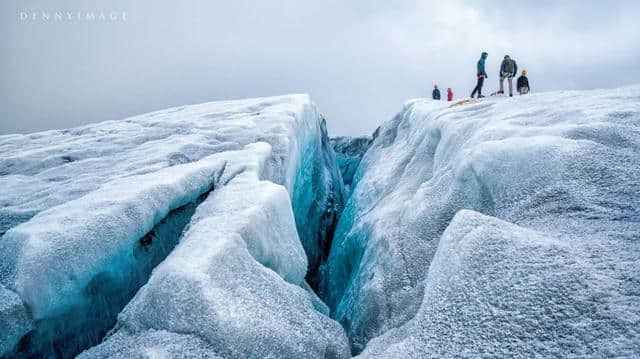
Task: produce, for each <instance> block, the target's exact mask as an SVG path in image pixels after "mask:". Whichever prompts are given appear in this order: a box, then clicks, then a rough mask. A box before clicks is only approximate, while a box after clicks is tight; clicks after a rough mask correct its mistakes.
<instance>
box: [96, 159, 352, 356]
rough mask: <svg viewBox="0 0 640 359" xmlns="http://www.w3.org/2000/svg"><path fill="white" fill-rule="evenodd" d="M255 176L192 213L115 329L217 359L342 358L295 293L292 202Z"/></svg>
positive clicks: (249, 173) (322, 321)
mask: <svg viewBox="0 0 640 359" xmlns="http://www.w3.org/2000/svg"><path fill="white" fill-rule="evenodd" d="M256 172H257V171H255V170H252V169H251V168H250V167H247V168H246V169H245V171H244V172H243V173H241V174H240V175H238V176H236V177H235V178H233V179H232V180H231V181H230V182H229V183H228V184H227V185H226V186H224V187H223V188H221V189H220V190H217V191H214V192H213V193H212V194H211V195H210V196H209V198H208V199H207V200H206V201H205V202H204V203H203V204H202V205H200V206H199V207H198V210H197V211H196V214H195V215H194V219H193V221H192V223H191V226H190V229H189V230H188V231H187V232H186V233H185V235H184V237H183V239H182V241H181V243H180V244H179V245H178V246H177V247H176V249H175V250H174V251H173V252H172V253H171V255H169V257H167V259H166V260H165V261H164V262H163V263H162V264H161V265H159V266H158V267H156V270H155V272H154V274H153V276H152V277H151V279H150V280H149V282H148V283H147V284H146V285H145V286H144V287H143V288H142V289H141V290H140V291H139V292H138V294H137V295H136V297H135V298H134V299H133V300H132V301H131V302H130V303H129V304H128V305H127V307H126V308H125V310H124V311H123V312H122V313H121V314H120V316H119V323H120V325H121V326H122V327H124V328H127V330H128V331H130V332H133V333H140V332H144V331H146V330H149V329H162V330H167V331H170V332H175V333H192V334H196V335H198V336H199V337H201V338H204V339H205V340H206V341H207V342H208V343H211V344H212V345H213V346H214V347H215V348H217V352H218V353H219V355H221V356H223V357H230V358H237V357H243V358H269V357H272V358H276V357H278V358H303V357H325V356H327V357H346V356H348V353H349V348H348V345H347V340H346V336H345V335H344V331H343V330H342V328H341V327H340V325H339V324H338V323H336V322H334V321H333V320H331V319H330V318H329V317H328V316H325V315H323V314H321V313H320V312H318V311H317V310H316V309H315V307H314V303H313V301H312V299H311V298H310V297H309V295H308V293H307V292H306V291H305V290H304V289H303V288H302V287H301V286H302V285H303V283H304V275H305V273H306V268H307V262H306V260H305V256H304V252H303V248H302V246H301V244H300V241H299V240H298V237H297V235H296V230H295V224H294V217H293V212H292V211H291V204H290V201H289V196H288V194H287V192H286V190H285V189H284V188H283V187H281V186H277V185H275V184H273V183H271V182H266V181H259V179H258V176H257V175H256ZM282 279H285V280H284V281H283V280H282ZM110 341H111V339H109V340H107V344H105V345H107V346H109V345H110V344H109V342H110ZM94 350H98V351H100V350H101V349H100V347H98V348H97V349H94Z"/></svg>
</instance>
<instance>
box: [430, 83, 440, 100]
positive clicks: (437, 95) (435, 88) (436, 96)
mask: <svg viewBox="0 0 640 359" xmlns="http://www.w3.org/2000/svg"><path fill="white" fill-rule="evenodd" d="M431 96H432V97H433V99H434V100H440V90H438V85H434V86H433V92H432V93H431Z"/></svg>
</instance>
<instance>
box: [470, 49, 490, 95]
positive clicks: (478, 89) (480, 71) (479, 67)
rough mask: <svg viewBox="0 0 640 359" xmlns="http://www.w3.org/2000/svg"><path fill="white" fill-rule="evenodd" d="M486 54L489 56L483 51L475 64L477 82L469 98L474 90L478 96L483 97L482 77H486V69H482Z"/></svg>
mask: <svg viewBox="0 0 640 359" xmlns="http://www.w3.org/2000/svg"><path fill="white" fill-rule="evenodd" d="M487 56H489V54H487V53H486V52H483V53H482V54H481V55H480V60H478V64H477V65H476V69H477V71H476V73H477V75H476V76H477V79H478V83H477V84H476V87H475V88H474V89H473V92H472V93H471V98H473V96H474V95H475V94H476V92H477V93H478V98H482V97H484V96H482V85H483V84H484V79H486V78H487V77H488V76H487V71H485V69H484V63H485V61H486V60H487Z"/></svg>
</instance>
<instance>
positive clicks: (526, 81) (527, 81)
mask: <svg viewBox="0 0 640 359" xmlns="http://www.w3.org/2000/svg"><path fill="white" fill-rule="evenodd" d="M524 82H525V83H526V84H527V89H529V91H531V87H529V79H528V78H526V77H525V78H524Z"/></svg>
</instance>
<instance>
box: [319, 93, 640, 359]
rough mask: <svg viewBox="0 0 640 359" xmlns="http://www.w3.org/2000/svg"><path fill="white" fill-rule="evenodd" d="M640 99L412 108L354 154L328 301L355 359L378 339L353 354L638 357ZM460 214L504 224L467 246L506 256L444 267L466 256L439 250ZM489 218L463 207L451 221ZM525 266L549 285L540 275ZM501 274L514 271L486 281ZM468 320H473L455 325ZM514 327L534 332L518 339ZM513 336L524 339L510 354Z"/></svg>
mask: <svg viewBox="0 0 640 359" xmlns="http://www.w3.org/2000/svg"><path fill="white" fill-rule="evenodd" d="M639 100H640V87H638V86H635V87H627V88H620V89H613V90H596V91H582V92H580V91H567V92H554V93H546V94H535V95H531V96H523V97H519V98H512V99H511V98H509V99H503V98H491V99H485V100H482V101H477V102H475V101H474V102H471V103H468V104H464V105H459V106H452V107H450V104H448V103H437V102H433V101H425V100H413V101H410V102H408V103H407V104H406V105H405V107H404V109H403V110H402V112H400V113H399V114H398V115H397V116H396V117H394V118H393V119H392V120H390V121H388V122H387V123H385V124H384V125H383V126H382V127H381V128H380V130H379V131H378V136H377V138H376V139H375V141H374V142H373V144H372V145H371V147H370V149H369V150H368V151H367V153H366V154H365V156H364V157H363V159H362V161H361V163H360V168H359V169H358V175H359V178H358V180H357V185H356V187H355V189H354V190H353V193H352V195H351V197H350V198H349V200H348V202H347V204H346V205H345V208H344V210H343V214H342V216H341V218H340V221H339V223H338V226H337V229H336V233H335V235H334V242H333V243H334V244H333V246H332V248H331V253H330V256H329V260H328V281H329V289H328V294H329V295H328V297H327V300H326V302H327V304H328V305H329V307H330V308H331V311H332V317H334V318H335V319H336V320H338V321H340V323H341V324H342V325H343V326H344V328H345V330H346V331H347V334H348V336H349V338H350V344H351V346H352V351H353V352H354V353H359V352H361V351H362V350H363V349H365V347H367V343H369V341H370V340H372V339H373V338H376V339H374V340H372V341H371V345H372V347H371V348H370V349H367V350H366V351H365V352H364V356H365V357H373V356H376V354H377V355H379V356H380V357H386V356H394V357H437V356H439V355H442V356H445V357H446V356H456V355H460V356H485V355H488V356H490V355H492V353H493V355H502V356H513V355H519V353H520V352H521V351H522V353H529V354H531V355H525V354H523V355H524V356H545V355H547V354H548V355H553V354H557V353H560V354H567V355H570V354H571V353H570V352H569V351H570V350H571V349H562V348H559V346H563V347H565V348H575V350H576V351H575V353H583V354H584V355H586V356H589V355H596V356H598V355H603V356H607V355H618V354H620V355H630V354H631V353H633V354H635V355H637V354H638V353H640V348H639V346H638V343H639V340H640V333H639V332H638V328H640V326H639V325H638V318H640V307H638V306H637V305H635V304H634V303H637V302H638V300H640V297H639V294H638V293H640V285H638V283H639V280H640V261H638V258H640V240H639V239H640V237H639V235H638V234H639V233H640V192H639V191H638V178H640V101H639ZM462 209H469V210H474V211H477V212H480V213H482V214H484V215H486V216H490V217H493V218H496V220H499V221H500V222H496V223H500V224H499V225H497V224H496V226H498V227H504V228H506V229H504V230H501V231H498V232H496V233H493V232H491V231H488V232H482V230H481V229H482V228H483V227H480V229H478V230H477V231H478V232H479V233H481V234H482V235H480V234H479V235H478V238H476V237H474V236H467V237H468V239H469V241H471V242H473V243H478V244H477V246H480V247H482V246H496V248H498V249H499V250H500V251H503V252H504V255H503V256H499V257H494V256H492V255H491V253H486V252H485V251H484V250H481V249H480V248H477V249H474V250H473V251H471V252H469V253H468V256H469V258H468V260H469V263H460V264H454V263H453V262H449V260H450V261H453V260H455V258H456V257H454V258H450V259H447V258H446V257H447V256H449V255H454V254H456V251H457V250H460V251H462V249H461V248H458V247H456V246H452V247H450V248H449V249H444V248H443V249H442V250H441V248H440V246H444V245H445V244H444V243H443V240H441V239H440V238H441V236H442V235H443V232H445V229H447V227H448V226H449V225H450V222H451V220H452V219H453V218H454V216H455V215H456V213H458V212H459V211H460V210H462ZM490 217H478V218H476V217H474V216H471V215H469V214H468V213H466V212H463V213H461V215H460V217H459V218H458V217H456V218H457V220H456V221H454V223H453V224H451V225H452V226H454V225H455V226H462V227H464V223H463V222H465V221H466V220H469V221H470V222H473V223H475V222H488V223H489V222H490V223H493V220H492V219H490ZM506 222H508V223H511V225H507V224H504V225H503V223H506ZM455 226H454V227H455ZM450 230H451V232H452V233H458V230H457V229H455V228H451V229H450ZM531 233H536V234H535V235H534V234H531ZM507 234H512V236H510V237H509V236H507ZM494 235H495V237H491V236H494ZM505 236H507V237H508V238H507V239H504V241H503V239H502V238H503V237H505ZM463 237H464V236H463ZM467 237H465V238H467ZM523 238H528V239H529V240H532V241H538V240H539V241H540V243H537V244H530V245H529V244H526V245H525V244H524V243H522V241H523V240H524V239H523ZM547 239H548V240H549V241H552V244H553V245H552V246H551V244H548V245H547V244H545V243H546V241H547ZM505 241H506V242H505ZM460 246H463V244H460ZM469 246H472V244H469ZM549 246H551V247H549ZM466 248H467V247H464V249H465V250H467V249H466ZM474 248H475V247H474ZM516 248H517V249H518V250H521V249H522V250H525V251H528V252H527V253H528V257H527V259H529V260H530V262H526V261H524V260H521V256H522V255H523V254H522V253H512V252H511V251H513V250H515V249H516ZM465 253H466V252H465ZM460 255H462V253H461V254H460ZM434 256H435V259H434ZM483 256H484V257H487V258H493V259H495V260H496V261H501V260H502V258H504V262H498V263H497V264H492V267H491V268H489V267H488V268H487V270H491V271H493V272H491V274H490V275H492V276H494V277H491V279H487V278H483V277H481V276H480V275H481V274H482V273H483V272H482V266H484V265H485V262H484V259H483ZM465 258H467V257H465ZM500 263H503V264H505V265H507V264H509V265H512V267H508V266H507V267H506V268H500V267H499V266H500ZM516 264H522V267H517V266H515V265H516ZM448 266H452V268H449V267H448ZM474 266H480V267H481V268H476V267H474ZM495 266H497V267H495ZM536 266H541V268H540V271H541V272H540V273H539V275H540V276H541V277H542V278H548V279H549V282H548V283H546V282H545V283H546V284H545V283H540V282H537V281H536V275H537V274H536V271H535V268H534V267H536ZM511 269H513V270H514V271H518V272H517V273H519V275H521V276H522V277H521V278H510V277H509V278H505V279H504V281H497V279H499V278H500V277H501V276H507V277H508V276H511V275H514V272H512V271H511ZM528 269H531V272H527V270H528ZM458 271H459V272H458ZM432 274H433V276H434V277H433V278H432V277H431V276H432ZM559 274H565V275H564V276H560V277H558V275H559ZM476 275H478V276H479V277H477V278H476V277H475V276H476ZM487 275H489V274H487ZM493 279H496V283H494V284H495V287H490V286H489V284H491V283H488V282H491V280H493ZM518 280H521V281H528V283H525V284H522V285H519V283H520V282H518ZM564 280H566V281H567V283H564V282H563V281H564ZM475 281H478V282H479V283H486V285H487V288H486V291H485V290H483V288H482V287H477V286H476V284H474V283H475ZM516 285H518V286H516ZM545 285H548V286H549V287H548V288H547V287H545ZM449 286H451V287H449ZM463 289H464V290H463ZM508 290H514V291H515V292H514V293H509V294H504V292H501V291H508ZM527 291H531V292H532V293H531V295H530V296H528V295H527V293H526V292H527ZM556 291H557V293H556ZM501 293H502V294H501ZM554 293H556V294H558V295H560V294H562V296H560V297H558V298H557V300H556V299H554V298H555V294H554ZM457 296H460V298H458V297H457ZM494 305H495V307H494ZM448 306H450V307H448ZM525 308H526V310H527V311H525ZM485 309H486V310H490V309H491V310H492V312H487V313H485V312H483V311H485ZM510 310H513V311H519V310H521V314H522V316H521V317H518V316H517V315H515V314H514V313H513V312H511V311H510ZM536 310H540V311H544V312H545V313H544V315H538V313H535V311H536ZM565 310H567V312H565ZM434 312H437V313H436V314H437V315H436V314H434ZM467 314H468V315H469V317H465V315H467ZM483 315H487V317H484V316H483ZM465 318H466V319H469V320H477V321H478V322H472V323H469V325H470V328H471V329H468V330H466V329H465V330H462V329H461V328H462V327H464V326H465V325H466V324H465ZM481 320H484V321H488V322H489V323H486V324H483V323H480V322H479V321H481ZM511 320H516V321H517V320H522V321H523V323H521V324H519V325H521V327H518V324H513V325H511V324H509V325H507V323H508V322H510V321H511ZM503 324H504V325H503ZM568 328H574V329H573V330H574V331H573V333H571V334H570V335H569V334H567V333H564V332H560V330H565V331H568V330H569V329H568ZM581 328H583V329H581ZM584 328H590V329H592V330H587V329H584ZM457 329H460V330H459V331H457ZM555 329H558V330H559V331H557V332H555V333H554V332H553V331H554V330H555ZM469 330H477V331H478V332H474V333H473V334H469ZM521 330H529V331H533V334H532V333H531V332H529V333H528V334H527V335H525V336H521V337H518V335H520V333H522V332H521ZM535 330H538V331H537V332H536V331H535ZM547 331H551V333H547ZM423 332H424V334H423ZM554 335H556V337H553V336H554ZM404 337H406V338H407V339H406V340H404V339H402V338H404ZM549 338H555V339H557V340H558V341H559V342H558V343H556V344H553V345H547V344H548V343H547V342H546V341H545V340H547V339H549ZM519 340H520V341H523V342H526V343H519V344H518V345H512V344H513V343H514V342H517V341H519ZM535 341H539V343H537V342H535ZM564 341H566V342H564ZM538 344H539V345H540V346H538ZM367 348H368V347H367ZM497 350H502V352H500V351H497ZM578 356H579V355H578Z"/></svg>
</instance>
